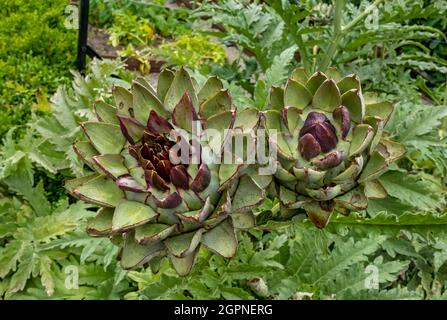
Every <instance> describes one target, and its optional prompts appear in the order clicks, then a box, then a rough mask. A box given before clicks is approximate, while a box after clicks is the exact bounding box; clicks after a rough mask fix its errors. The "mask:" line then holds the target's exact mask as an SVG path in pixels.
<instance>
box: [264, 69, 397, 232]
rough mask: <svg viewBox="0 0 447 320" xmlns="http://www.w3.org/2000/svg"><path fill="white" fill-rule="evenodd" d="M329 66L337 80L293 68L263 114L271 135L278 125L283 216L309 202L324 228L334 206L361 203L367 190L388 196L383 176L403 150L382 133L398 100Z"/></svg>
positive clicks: (313, 215)
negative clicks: (380, 96)
mask: <svg viewBox="0 0 447 320" xmlns="http://www.w3.org/2000/svg"><path fill="white" fill-rule="evenodd" d="M331 73H332V74H334V78H336V79H337V78H338V80H335V79H333V78H331V77H329V76H328V75H326V74H324V73H322V72H316V73H315V74H313V75H311V76H310V77H309V76H307V74H306V73H305V72H304V71H303V70H302V69H296V70H294V71H293V73H292V74H291V76H290V77H289V79H288V81H287V83H286V85H285V87H284V88H281V87H272V89H271V91H270V97H269V100H270V101H269V104H270V106H269V110H267V111H266V112H264V113H263V114H262V118H263V122H264V124H263V125H264V126H265V127H266V129H267V131H268V132H269V136H270V137H272V136H273V130H276V131H275V132H276V147H277V153H278V161H277V164H278V168H277V170H276V173H275V175H274V176H275V182H276V188H275V191H276V192H277V195H278V198H279V199H280V203H281V211H280V212H281V215H282V217H283V218H284V217H289V216H292V215H295V214H296V213H297V212H298V210H297V209H304V210H305V211H306V213H307V215H308V217H309V219H310V220H311V221H312V222H313V223H314V224H315V225H316V226H317V227H320V228H322V227H324V226H325V225H326V224H327V223H328V221H329V219H330V217H331V214H332V213H333V212H334V211H337V212H340V213H342V214H348V213H349V212H350V211H352V210H363V209H366V208H367V205H368V198H382V197H385V196H386V195H387V194H386V191H385V189H384V188H383V186H382V185H381V184H380V182H379V181H378V177H379V176H380V175H381V174H383V173H384V172H385V171H386V170H387V168H388V166H389V164H390V163H391V162H393V161H395V160H397V159H399V158H400V157H401V156H402V155H403V154H404V153H405V149H404V147H403V146H402V145H401V144H399V143H397V142H394V141H392V140H390V139H388V138H387V136H386V134H384V126H385V124H386V123H387V121H388V119H389V118H390V115H391V113H392V111H393V105H392V104H391V103H389V102H379V101H372V100H371V101H369V102H368V103H367V102H365V98H364V96H363V94H362V89H361V85H360V81H359V79H358V77H357V76H356V75H348V76H346V77H344V78H341V79H340V77H339V76H338V74H336V72H331ZM328 74H329V73H328Z"/></svg>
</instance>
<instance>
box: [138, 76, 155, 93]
mask: <svg viewBox="0 0 447 320" xmlns="http://www.w3.org/2000/svg"><path fill="white" fill-rule="evenodd" d="M135 82H136V83H138V84H140V85H142V86H143V87H145V88H146V89H147V90H149V92H150V93H152V94H153V95H154V96H157V91H156V90H155V89H154V87H152V85H151V84H150V83H149V81H148V80H146V78H143V77H137V78H136V79H135Z"/></svg>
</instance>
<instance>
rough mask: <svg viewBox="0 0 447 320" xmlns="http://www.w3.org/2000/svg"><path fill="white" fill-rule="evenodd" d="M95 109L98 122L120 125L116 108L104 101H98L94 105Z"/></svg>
mask: <svg viewBox="0 0 447 320" xmlns="http://www.w3.org/2000/svg"><path fill="white" fill-rule="evenodd" d="M94 109H95V113H96V116H97V118H98V121H101V122H105V123H110V124H116V125H119V122H118V119H117V118H116V108H115V107H114V106H111V105H110V104H107V103H105V102H104V101H97V102H95V104H94Z"/></svg>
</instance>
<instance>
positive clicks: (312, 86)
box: [306, 71, 327, 94]
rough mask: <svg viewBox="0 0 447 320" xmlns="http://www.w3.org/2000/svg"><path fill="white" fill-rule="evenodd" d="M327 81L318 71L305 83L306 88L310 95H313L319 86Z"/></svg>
mask: <svg viewBox="0 0 447 320" xmlns="http://www.w3.org/2000/svg"><path fill="white" fill-rule="evenodd" d="M326 80H327V76H326V75H325V74H324V73H323V72H320V71H317V72H315V73H314V74H313V75H312V76H311V77H309V79H308V80H307V82H306V88H307V90H309V92H310V93H311V94H315V92H316V91H317V89H318V88H319V87H320V86H321V84H322V83H323V82H324V81H326Z"/></svg>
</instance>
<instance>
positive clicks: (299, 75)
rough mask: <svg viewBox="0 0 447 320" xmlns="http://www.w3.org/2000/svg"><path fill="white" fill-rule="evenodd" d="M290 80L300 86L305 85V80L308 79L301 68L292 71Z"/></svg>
mask: <svg viewBox="0 0 447 320" xmlns="http://www.w3.org/2000/svg"><path fill="white" fill-rule="evenodd" d="M290 78H291V79H293V80H295V81H297V82H299V83H301V84H306V82H307V79H309V77H308V76H307V74H306V72H305V71H304V69H303V68H296V69H295V70H293V71H292V74H291V75H290Z"/></svg>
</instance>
